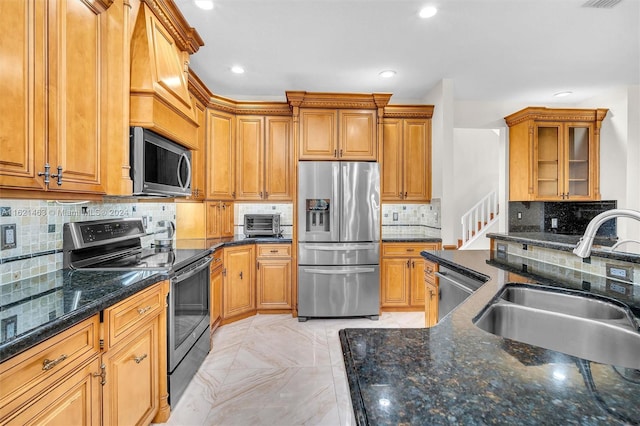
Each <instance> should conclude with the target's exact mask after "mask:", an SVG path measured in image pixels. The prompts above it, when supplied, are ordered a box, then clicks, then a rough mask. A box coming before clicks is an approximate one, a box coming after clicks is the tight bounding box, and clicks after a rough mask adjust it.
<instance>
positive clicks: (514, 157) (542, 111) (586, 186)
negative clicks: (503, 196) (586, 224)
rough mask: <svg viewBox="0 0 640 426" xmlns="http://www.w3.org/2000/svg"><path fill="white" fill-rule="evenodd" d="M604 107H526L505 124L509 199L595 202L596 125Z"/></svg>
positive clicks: (597, 190)
mask: <svg viewBox="0 0 640 426" xmlns="http://www.w3.org/2000/svg"><path fill="white" fill-rule="evenodd" d="M607 111H608V110H607V109H552V108H543V107H530V108H525V109H523V110H521V111H518V112H516V113H514V114H511V115H509V116H507V117H505V121H506V122H507V125H508V126H509V200H511V201H534V200H542V201H585V200H599V199H600V127H601V124H602V120H603V119H604V118H605V116H606V114H607Z"/></svg>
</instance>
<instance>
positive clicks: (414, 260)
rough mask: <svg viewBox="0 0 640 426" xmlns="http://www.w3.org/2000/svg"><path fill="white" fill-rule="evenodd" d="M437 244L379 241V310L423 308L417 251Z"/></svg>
mask: <svg viewBox="0 0 640 426" xmlns="http://www.w3.org/2000/svg"><path fill="white" fill-rule="evenodd" d="M439 248H440V243H383V244H382V261H381V267H380V270H381V273H380V276H381V277H380V285H381V290H380V300H381V307H382V310H383V311H394V310H402V311H411V310H414V311H415V310H420V311H421V310H423V309H424V304H425V287H424V265H423V259H422V257H421V256H420V252H421V251H423V250H438V249H439Z"/></svg>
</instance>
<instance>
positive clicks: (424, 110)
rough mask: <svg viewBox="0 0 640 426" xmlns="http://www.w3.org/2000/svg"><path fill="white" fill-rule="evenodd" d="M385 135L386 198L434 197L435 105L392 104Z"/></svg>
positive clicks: (383, 192)
mask: <svg viewBox="0 0 640 426" xmlns="http://www.w3.org/2000/svg"><path fill="white" fill-rule="evenodd" d="M384 114H385V117H384V121H383V125H382V127H383V137H382V159H381V163H382V183H381V186H382V190H381V198H382V201H415V202H428V201H429V200H430V199H431V117H432V115H433V106H432V105H408V106H400V105H389V106H387V107H386V108H385V112H384Z"/></svg>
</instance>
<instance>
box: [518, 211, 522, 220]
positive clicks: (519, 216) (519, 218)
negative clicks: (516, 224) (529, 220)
mask: <svg viewBox="0 0 640 426" xmlns="http://www.w3.org/2000/svg"><path fill="white" fill-rule="evenodd" d="M518 220H522V212H518Z"/></svg>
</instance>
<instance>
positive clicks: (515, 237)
mask: <svg viewBox="0 0 640 426" xmlns="http://www.w3.org/2000/svg"><path fill="white" fill-rule="evenodd" d="M487 238H493V239H496V240H502V241H512V242H517V243H523V244H530V245H534V246H538V247H544V248H550V249H554V250H561V251H568V252H572V251H573V249H574V248H575V247H576V245H577V244H578V241H580V238H581V236H580V235H564V234H553V233H550V232H509V233H508V234H495V233H489V234H487ZM616 241H617V240H613V239H611V238H601V237H596V238H595V239H594V241H593V244H594V245H593V249H592V250H591V256H595V257H604V258H607V259H617V260H622V261H624V262H640V255H638V254H634V253H625V252H623V251H615V252H611V250H610V249H608V247H610V246H612V245H613V244H615V243H616Z"/></svg>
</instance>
